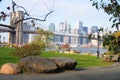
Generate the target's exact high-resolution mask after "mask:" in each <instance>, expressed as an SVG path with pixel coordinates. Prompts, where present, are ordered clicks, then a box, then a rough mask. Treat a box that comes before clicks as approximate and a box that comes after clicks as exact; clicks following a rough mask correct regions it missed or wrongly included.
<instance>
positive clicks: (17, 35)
mask: <svg viewBox="0 0 120 80" xmlns="http://www.w3.org/2000/svg"><path fill="white" fill-rule="evenodd" d="M23 18H24V13H23V12H22V11H16V12H12V13H11V14H10V27H11V28H6V27H3V26H0V32H9V43H11V44H19V45H21V44H23V43H24V42H23V40H24V38H23V35H24V34H36V30H37V29H36V30H29V29H28V30H27V29H23V21H20V22H19V23H17V24H16V25H15V23H16V21H19V20H22V19H23ZM12 28H14V29H12ZM54 36H64V37H76V38H88V36H83V35H78V34H72V33H60V32H54Z"/></svg>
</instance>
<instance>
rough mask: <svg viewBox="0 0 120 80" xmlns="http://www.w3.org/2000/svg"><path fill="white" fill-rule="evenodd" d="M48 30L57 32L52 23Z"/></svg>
mask: <svg viewBox="0 0 120 80" xmlns="http://www.w3.org/2000/svg"><path fill="white" fill-rule="evenodd" d="M48 30H49V31H51V32H55V25H54V23H50V25H49V28H48Z"/></svg>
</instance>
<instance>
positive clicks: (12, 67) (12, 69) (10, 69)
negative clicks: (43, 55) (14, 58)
mask: <svg viewBox="0 0 120 80" xmlns="http://www.w3.org/2000/svg"><path fill="white" fill-rule="evenodd" d="M19 72H20V69H19V68H18V65H17V64H13V63H6V64H4V65H2V67H1V70H0V73H2V74H18V73H19Z"/></svg>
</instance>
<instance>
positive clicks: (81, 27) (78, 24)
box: [75, 21, 83, 33]
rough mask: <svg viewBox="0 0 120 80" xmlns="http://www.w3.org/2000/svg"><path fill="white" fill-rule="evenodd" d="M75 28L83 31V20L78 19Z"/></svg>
mask: <svg viewBox="0 0 120 80" xmlns="http://www.w3.org/2000/svg"><path fill="white" fill-rule="evenodd" d="M75 29H78V30H80V33H81V32H82V31H83V22H81V21H78V22H76V23H75Z"/></svg>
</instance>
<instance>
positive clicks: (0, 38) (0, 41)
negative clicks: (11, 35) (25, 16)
mask: <svg viewBox="0 0 120 80" xmlns="http://www.w3.org/2000/svg"><path fill="white" fill-rule="evenodd" d="M0 44H1V35H0Z"/></svg>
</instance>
